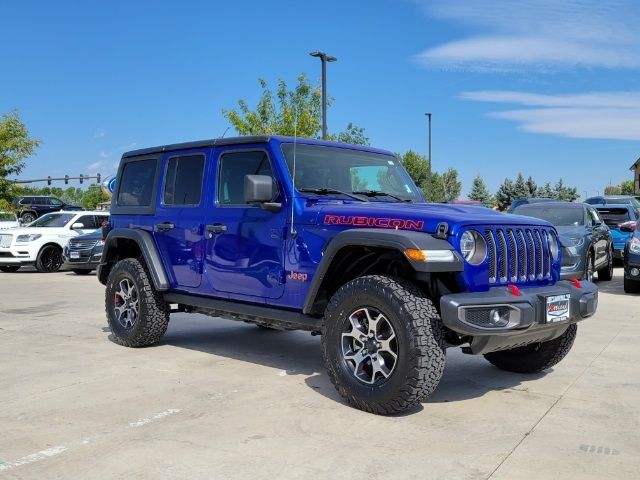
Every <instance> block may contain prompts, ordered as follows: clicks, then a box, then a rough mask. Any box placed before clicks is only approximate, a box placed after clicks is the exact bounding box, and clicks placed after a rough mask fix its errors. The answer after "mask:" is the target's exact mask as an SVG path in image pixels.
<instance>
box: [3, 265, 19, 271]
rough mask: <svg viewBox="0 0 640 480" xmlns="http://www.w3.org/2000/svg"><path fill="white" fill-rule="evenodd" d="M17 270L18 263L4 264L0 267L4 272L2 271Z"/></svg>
mask: <svg viewBox="0 0 640 480" xmlns="http://www.w3.org/2000/svg"><path fill="white" fill-rule="evenodd" d="M18 270H20V266H19V265H6V266H3V267H0V272H4V273H13V272H17V271H18Z"/></svg>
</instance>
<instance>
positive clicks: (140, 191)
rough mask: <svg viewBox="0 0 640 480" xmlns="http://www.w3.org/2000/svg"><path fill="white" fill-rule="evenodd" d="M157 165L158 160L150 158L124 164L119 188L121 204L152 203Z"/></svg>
mask: <svg viewBox="0 0 640 480" xmlns="http://www.w3.org/2000/svg"><path fill="white" fill-rule="evenodd" d="M156 165H157V160H156V159H155V158H149V159H147V160H138V161H133V162H129V163H127V164H126V165H125V166H124V169H123V171H122V178H120V188H119V189H118V205H119V206H146V207H148V206H149V205H151V192H152V191H153V179H154V177H155V171H156Z"/></svg>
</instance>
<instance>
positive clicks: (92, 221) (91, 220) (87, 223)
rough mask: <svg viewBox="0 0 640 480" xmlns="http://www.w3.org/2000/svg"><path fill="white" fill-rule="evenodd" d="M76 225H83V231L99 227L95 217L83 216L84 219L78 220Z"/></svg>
mask: <svg viewBox="0 0 640 480" xmlns="http://www.w3.org/2000/svg"><path fill="white" fill-rule="evenodd" d="M74 223H81V224H82V228H83V229H94V228H98V225H96V217H94V216H93V215H83V216H82V217H80V218H78V219H77V220H76V221H75V222H74Z"/></svg>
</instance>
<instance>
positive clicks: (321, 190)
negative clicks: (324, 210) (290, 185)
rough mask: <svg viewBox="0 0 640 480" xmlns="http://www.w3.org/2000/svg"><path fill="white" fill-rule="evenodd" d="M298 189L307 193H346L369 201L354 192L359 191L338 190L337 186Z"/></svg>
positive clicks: (363, 200) (356, 198)
mask: <svg viewBox="0 0 640 480" xmlns="http://www.w3.org/2000/svg"><path fill="white" fill-rule="evenodd" d="M298 191H299V192H306V193H316V194H318V195H331V194H332V193H337V194H340V195H346V196H347V197H349V198H353V199H354V200H358V201H359V202H368V201H369V200H367V199H366V198H362V197H358V196H356V195H354V194H353V193H357V192H353V193H349V192H343V191H342V190H336V189H335V188H299V189H298Z"/></svg>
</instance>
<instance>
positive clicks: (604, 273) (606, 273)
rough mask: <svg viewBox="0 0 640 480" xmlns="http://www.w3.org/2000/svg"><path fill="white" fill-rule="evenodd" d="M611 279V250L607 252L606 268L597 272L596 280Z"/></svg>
mask: <svg viewBox="0 0 640 480" xmlns="http://www.w3.org/2000/svg"><path fill="white" fill-rule="evenodd" d="M612 278H613V250H611V249H610V250H609V261H608V262H607V266H606V267H605V268H603V269H602V270H598V280H605V281H608V280H611V279H612Z"/></svg>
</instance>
